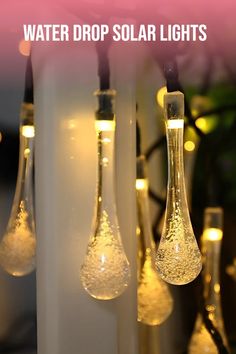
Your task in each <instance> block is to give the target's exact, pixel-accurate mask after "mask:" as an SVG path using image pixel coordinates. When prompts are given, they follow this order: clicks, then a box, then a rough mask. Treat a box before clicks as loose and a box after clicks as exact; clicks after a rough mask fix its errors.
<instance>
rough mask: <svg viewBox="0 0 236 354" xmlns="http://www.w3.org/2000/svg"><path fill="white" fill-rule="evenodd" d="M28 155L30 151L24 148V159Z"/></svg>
mask: <svg viewBox="0 0 236 354" xmlns="http://www.w3.org/2000/svg"><path fill="white" fill-rule="evenodd" d="M29 154H30V149H29V148H26V149H25V151H24V157H25V158H27V157H28V156H29Z"/></svg>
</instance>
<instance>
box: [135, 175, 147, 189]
mask: <svg viewBox="0 0 236 354" xmlns="http://www.w3.org/2000/svg"><path fill="white" fill-rule="evenodd" d="M147 188H148V181H147V179H146V178H138V179H136V189H137V190H143V189H145V190H147Z"/></svg>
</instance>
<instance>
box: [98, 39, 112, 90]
mask: <svg viewBox="0 0 236 354" xmlns="http://www.w3.org/2000/svg"><path fill="white" fill-rule="evenodd" d="M110 44H111V41H110V40H109V38H108V39H106V41H104V42H98V43H97V45H96V51H97V57H98V77H99V87H100V90H109V88H110V63H109V55H108V53H109V48H110Z"/></svg>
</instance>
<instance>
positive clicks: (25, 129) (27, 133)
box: [21, 125, 35, 138]
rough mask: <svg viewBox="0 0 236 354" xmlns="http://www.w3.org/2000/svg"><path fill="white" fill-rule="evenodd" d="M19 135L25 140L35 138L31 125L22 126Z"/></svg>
mask: <svg viewBox="0 0 236 354" xmlns="http://www.w3.org/2000/svg"><path fill="white" fill-rule="evenodd" d="M21 134H22V135H23V136H24V137H26V138H33V137H34V136H35V128H34V126H33V125H23V126H22V127H21Z"/></svg>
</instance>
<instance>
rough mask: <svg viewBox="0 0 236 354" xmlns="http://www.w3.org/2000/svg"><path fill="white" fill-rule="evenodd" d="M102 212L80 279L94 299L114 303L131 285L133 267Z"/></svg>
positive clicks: (106, 216) (118, 236)
mask: <svg viewBox="0 0 236 354" xmlns="http://www.w3.org/2000/svg"><path fill="white" fill-rule="evenodd" d="M116 232H117V233H115V232H114V230H113V228H112V227H111V224H110V221H109V218H108V215H107V213H106V212H103V214H102V217H101V219H100V223H99V227H98V229H97V231H96V235H95V236H94V237H92V238H91V240H90V242H89V245H88V249H87V253H86V256H85V259H84V262H83V264H82V267H81V271H80V279H81V282H82V285H83V287H84V289H85V290H86V291H87V292H88V293H89V294H90V295H91V296H92V297H94V298H95V299H98V300H111V299H114V298H116V297H118V296H119V295H121V294H122V293H123V292H124V291H125V289H126V288H127V286H128V283H129V279H130V266H129V262H128V260H127V258H126V255H125V253H124V249H123V246H122V244H121V241H120V235H119V234H118V230H116Z"/></svg>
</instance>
